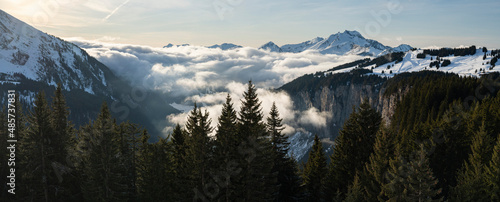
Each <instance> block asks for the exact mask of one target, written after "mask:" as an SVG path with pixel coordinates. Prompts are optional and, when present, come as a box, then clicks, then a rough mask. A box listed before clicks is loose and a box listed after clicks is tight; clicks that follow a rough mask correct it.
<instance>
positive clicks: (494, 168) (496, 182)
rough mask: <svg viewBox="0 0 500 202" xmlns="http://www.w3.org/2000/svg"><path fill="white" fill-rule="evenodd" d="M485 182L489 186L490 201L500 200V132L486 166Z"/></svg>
mask: <svg viewBox="0 0 500 202" xmlns="http://www.w3.org/2000/svg"><path fill="white" fill-rule="evenodd" d="M486 183H487V184H488V186H489V194H490V195H491V200H492V201H499V200H500V134H499V135H498V137H497V143H496V145H495V147H494V148H493V155H492V157H491V161H490V164H489V166H488V167H486Z"/></svg>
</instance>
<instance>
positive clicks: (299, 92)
mask: <svg viewBox="0 0 500 202" xmlns="http://www.w3.org/2000/svg"><path fill="white" fill-rule="evenodd" d="M309 79H311V80H315V82H314V85H307V83H308V82H307V81H305V80H309ZM297 81H298V82H299V83H295V84H294V83H290V84H287V85H285V86H283V87H282V88H281V89H282V90H285V91H287V92H288V93H289V94H290V95H291V97H292V99H293V102H294V107H295V108H296V109H299V110H307V109H309V108H311V107H314V108H316V109H318V110H319V111H320V112H327V114H329V115H330V116H328V117H327V126H326V127H323V128H307V130H308V131H311V132H312V133H316V134H318V135H319V136H320V137H322V138H329V139H330V140H334V139H335V137H337V135H338V131H339V130H340V129H341V128H342V126H343V124H344V121H345V120H346V119H347V118H348V117H349V115H350V114H351V113H352V112H353V109H355V107H358V106H359V105H360V104H361V102H362V101H363V100H364V99H368V101H369V103H370V104H371V105H372V107H373V108H375V109H376V110H377V111H379V112H380V113H381V114H382V118H383V120H384V122H385V123H386V124H388V123H389V122H390V117H391V116H392V115H393V113H394V110H395V108H396V103H397V102H398V101H399V100H400V99H401V98H402V96H403V95H404V93H405V92H407V89H398V90H397V91H396V92H395V93H392V94H386V93H385V92H386V89H387V81H388V80H387V79H386V78H383V77H378V76H374V75H372V76H366V75H362V74H357V73H342V74H334V75H328V76H319V77H318V76H312V77H311V78H307V75H306V76H305V78H304V80H300V79H299V80H297ZM301 83H302V84H301Z"/></svg>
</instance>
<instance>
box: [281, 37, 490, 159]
mask: <svg viewBox="0 0 500 202" xmlns="http://www.w3.org/2000/svg"><path fill="white" fill-rule="evenodd" d="M402 48H407V47H402ZM438 58H439V60H438ZM499 58H500V50H487V48H476V47H475V46H470V47H467V48H442V49H436V50H422V49H418V50H411V51H408V52H395V53H389V54H386V55H383V56H380V57H377V58H373V59H370V58H366V59H363V60H358V61H354V62H350V63H346V64H343V65H339V66H336V67H333V68H331V69H329V70H327V71H323V72H317V73H315V74H306V75H304V76H301V77H299V78H297V79H295V80H293V81H291V82H289V83H287V84H285V85H283V86H282V87H280V88H279V89H278V90H283V91H285V92H287V93H288V94H289V95H290V97H291V98H292V100H293V105H294V107H293V108H294V109H296V110H307V109H308V108H310V107H315V108H316V109H318V110H319V111H320V112H323V113H327V114H330V115H331V116H328V118H327V124H326V127H324V128H305V129H306V130H307V131H309V132H308V133H304V132H297V133H295V134H291V135H290V138H289V140H290V141H291V144H290V145H293V148H291V150H290V151H291V152H293V155H294V156H295V157H297V159H298V160H305V158H307V152H308V151H309V149H310V146H309V147H307V146H304V145H311V144H312V140H313V137H314V136H313V135H312V134H319V135H320V137H321V138H322V139H327V140H330V141H323V142H324V144H326V147H325V148H330V147H331V146H332V144H331V143H332V142H333V140H334V139H335V138H336V137H337V135H338V131H339V130H340V129H341V127H342V126H343V124H344V121H345V120H346V119H347V118H348V117H349V115H350V114H351V113H352V109H353V108H352V106H359V105H360V104H361V101H362V100H363V99H365V98H367V99H368V100H369V102H370V104H371V105H372V107H373V108H375V109H377V111H379V112H380V113H381V114H382V118H383V119H384V122H385V123H386V124H389V123H390V122H391V116H392V115H393V113H394V110H395V109H396V105H397V102H398V101H399V100H401V99H402V97H403V96H404V95H405V93H406V92H408V89H409V87H404V88H402V87H398V88H396V89H397V90H394V88H393V87H391V85H392V84H394V83H396V81H399V80H400V79H401V78H405V77H410V76H426V75H429V74H450V73H452V74H457V75H460V76H461V77H483V75H489V74H498V73H499V72H500V67H497V66H496V65H497V64H499V62H498V59H499ZM438 64H439V65H438ZM431 66H432V67H431ZM496 82H498V80H497V81H496ZM492 84H493V83H492ZM494 87H496V88H498V87H499V86H498V85H494ZM390 88H392V89H393V90H392V92H391V93H387V92H388V89H390ZM328 143H330V144H329V145H328ZM326 152H327V153H328V152H331V150H326Z"/></svg>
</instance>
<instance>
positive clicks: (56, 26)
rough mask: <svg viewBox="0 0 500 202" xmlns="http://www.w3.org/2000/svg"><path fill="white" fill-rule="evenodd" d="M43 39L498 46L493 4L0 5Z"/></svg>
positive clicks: (437, 0) (26, 1)
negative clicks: (355, 36)
mask: <svg viewBox="0 0 500 202" xmlns="http://www.w3.org/2000/svg"><path fill="white" fill-rule="evenodd" d="M0 9H2V10H4V11H5V12H7V13H9V14H11V15H13V16H14V17H16V18H19V19H20V20H22V21H25V22H27V23H28V24H30V25H33V26H34V27H36V28H38V29H40V30H42V31H44V32H47V33H49V34H52V35H55V36H58V37H61V38H68V37H81V38H83V39H88V40H99V41H106V42H113V43H125V44H137V45H147V46H152V47H162V46H164V45H167V44H168V43H172V44H186V43H188V44H191V45H202V46H209V45H213V44H220V43H225V42H228V43H235V44H238V45H242V46H250V47H259V46H261V45H263V44H265V43H267V42H268V41H273V42H275V43H276V44H278V45H284V44H289V43H300V42H302V41H306V40H309V39H312V38H315V37H317V36H320V37H328V36H329V35H331V34H334V33H337V32H343V31H344V30H357V31H359V32H360V33H362V34H363V36H365V37H366V38H370V39H375V40H378V41H379V42H381V43H383V44H384V45H389V46H397V45H399V44H402V43H405V44H409V45H411V46H414V47H429V46H440V47H457V46H460V45H466V46H467V45H478V46H487V47H489V48H500V40H499V39H498V34H499V33H500V26H498V22H499V21H500V12H499V10H500V1H498V0H477V1H465V0H456V1H445V0H418V1H417V0H371V1H367V0H365V1H362V0H273V1H268V0H196V1H195V0H182V1H179V0H161V1H160V0H0Z"/></svg>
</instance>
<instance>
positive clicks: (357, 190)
mask: <svg viewBox="0 0 500 202" xmlns="http://www.w3.org/2000/svg"><path fill="white" fill-rule="evenodd" d="M345 201H346V202H358V201H365V190H364V189H363V186H362V185H361V182H360V179H359V175H357V174H356V175H355V176H354V182H353V183H352V185H351V186H350V187H349V189H348V191H347V196H346V199H345Z"/></svg>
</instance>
